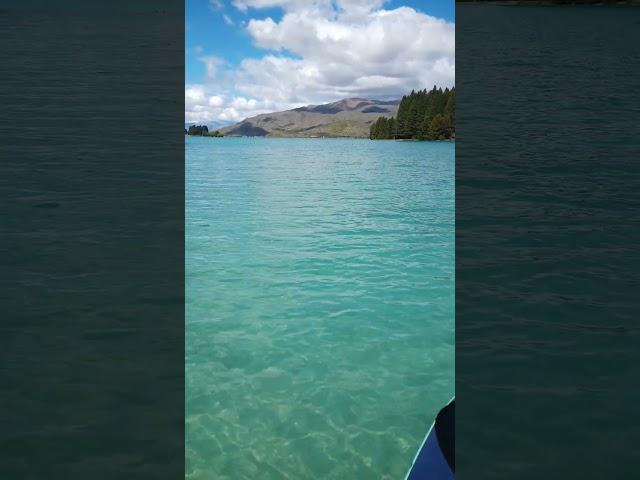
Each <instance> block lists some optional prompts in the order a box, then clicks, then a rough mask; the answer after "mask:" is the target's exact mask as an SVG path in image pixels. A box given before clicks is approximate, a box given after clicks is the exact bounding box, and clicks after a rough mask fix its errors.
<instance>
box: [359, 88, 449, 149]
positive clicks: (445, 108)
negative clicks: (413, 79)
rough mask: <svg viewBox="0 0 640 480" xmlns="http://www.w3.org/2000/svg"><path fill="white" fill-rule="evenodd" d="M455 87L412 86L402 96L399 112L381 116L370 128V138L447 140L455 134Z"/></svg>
mask: <svg viewBox="0 0 640 480" xmlns="http://www.w3.org/2000/svg"><path fill="white" fill-rule="evenodd" d="M455 104H456V90H455V88H452V89H451V90H449V89H448V88H445V89H444V90H442V89H441V88H436V87H435V86H434V87H433V89H432V90H431V91H429V92H428V91H427V90H426V89H424V90H419V91H418V92H416V91H415V90H412V91H411V93H410V94H409V95H405V96H403V97H402V100H401V101H400V106H399V107H398V116H397V117H396V118H394V117H391V118H387V117H379V118H378V119H377V120H376V121H375V122H374V123H373V124H372V125H371V130H370V132H369V138H370V139H371V140H382V139H391V138H394V139H416V140H447V139H450V138H455V135H456V129H455V113H456V112H455V108H456V105H455Z"/></svg>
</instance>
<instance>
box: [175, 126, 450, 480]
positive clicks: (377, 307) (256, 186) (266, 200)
mask: <svg viewBox="0 0 640 480" xmlns="http://www.w3.org/2000/svg"><path fill="white" fill-rule="evenodd" d="M185 143H186V145H185V150H186V151H185V157H186V213H185V222H186V225H185V229H186V252H185V256H186V307H185V308H186V346H185V348H186V359H185V369H186V392H185V395H186V412H185V428H186V464H187V465H186V477H187V478H189V479H192V480H196V479H216V480H222V479H256V478H259V479H261V480H262V479H283V478H291V479H297V480H301V479H316V478H323V479H350V478H352V479H380V478H384V479H399V478H400V479H401V478H403V476H404V474H405V473H406V471H407V469H408V468H409V466H410V464H411V461H412V459H413V457H414V455H415V453H416V450H417V449H418V447H419V445H420V442H421V441H422V438H423V437H424V435H425V433H426V431H427V429H428V427H429V425H430V423H431V421H432V420H433V417H434V415H435V414H436V413H437V411H438V410H439V408H440V407H442V406H443V405H444V404H445V403H446V402H447V401H448V400H449V399H450V398H451V397H452V396H453V394H454V367H455V356H454V328H455V323H454V322H455V318H454V316H455V311H454V280H455V278H454V274H455V270H454V237H455V232H454V223H455V218H454V204H455V202H454V170H455V164H454V161H455V144H453V143H446V142H394V141H370V140H356V139H284V138H283V139H279V138H198V137H186V138H185Z"/></svg>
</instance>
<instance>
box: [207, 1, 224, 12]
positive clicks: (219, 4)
mask: <svg viewBox="0 0 640 480" xmlns="http://www.w3.org/2000/svg"><path fill="white" fill-rule="evenodd" d="M209 5H211V8H213V9H214V10H222V9H223V8H224V2H223V1H222V0H209Z"/></svg>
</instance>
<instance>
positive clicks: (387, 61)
mask: <svg viewBox="0 0 640 480" xmlns="http://www.w3.org/2000/svg"><path fill="white" fill-rule="evenodd" d="M384 3H385V2H384V0H333V1H332V0H234V2H233V5H234V6H235V7H236V8H238V9H240V10H242V11H245V12H248V13H249V14H250V12H251V9H258V8H265V7H280V8H282V9H283V10H284V15H283V17H282V19H281V20H280V21H279V22H276V21H274V20H273V19H272V18H265V19H261V20H258V19H250V20H249V21H248V23H247V25H246V31H247V33H248V34H249V35H250V37H251V39H252V41H253V43H254V44H255V45H256V46H257V47H259V48H262V49H265V50H267V51H268V52H266V54H265V55H264V56H263V57H261V58H246V59H244V60H243V61H241V62H240V64H239V65H238V66H237V67H235V68H233V69H229V68H228V67H226V66H225V65H224V64H223V62H222V60H221V59H219V58H217V57H201V58H200V59H201V60H202V61H203V62H205V66H206V71H207V75H206V79H205V81H204V84H203V85H202V88H204V89H206V90H207V91H208V92H209V96H207V95H205V96H204V100H203V103H197V105H199V106H200V107H202V108H199V109H195V108H192V109H191V110H190V112H191V115H199V116H200V118H204V117H205V116H206V115H209V116H210V117H211V118H212V119H223V120H241V119H242V118H245V117H248V116H251V115H254V114H257V113H264V112H267V111H274V110H276V109H282V110H284V109H288V108H294V107H296V106H300V105H307V104H313V103H316V104H317V103H324V102H329V101H334V100H338V99H341V98H345V97H349V96H358V97H369V98H399V97H401V96H402V95H403V94H405V93H407V92H409V91H411V90H412V89H420V88H431V87H432V86H433V85H439V86H442V87H445V86H452V85H454V81H455V26H454V24H453V23H449V22H446V21H444V20H442V19H438V18H435V17H431V16H429V15H426V14H424V13H421V12H418V11H416V10H414V9H412V8H409V7H400V8H396V9H393V10H386V9H384V8H383V7H384ZM192 88H193V87H192ZM222 94H224V95H223V97H224V105H218V104H216V105H215V106H214V105H211V104H208V102H209V97H211V96H213V95H216V96H218V97H219V98H223V97H221V96H220V95H222ZM186 99H187V94H186V91H185V103H186V102H187V100H186ZM191 102H192V106H195V105H196V103H193V102H194V100H191ZM216 102H218V101H216ZM187 110H188V109H187ZM188 111H189V110H188ZM205 112H206V113H205ZM240 117H242V118H240Z"/></svg>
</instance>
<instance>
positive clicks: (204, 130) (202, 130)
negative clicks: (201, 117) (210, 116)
mask: <svg viewBox="0 0 640 480" xmlns="http://www.w3.org/2000/svg"><path fill="white" fill-rule="evenodd" d="M184 133H185V134H187V135H196V136H199V137H224V135H223V134H222V133H221V132H220V130H216V131H215V132H210V131H209V127H207V126H206V125H191V126H190V127H189V130H185V131H184Z"/></svg>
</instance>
